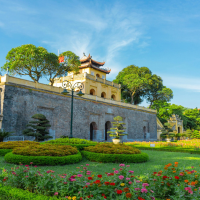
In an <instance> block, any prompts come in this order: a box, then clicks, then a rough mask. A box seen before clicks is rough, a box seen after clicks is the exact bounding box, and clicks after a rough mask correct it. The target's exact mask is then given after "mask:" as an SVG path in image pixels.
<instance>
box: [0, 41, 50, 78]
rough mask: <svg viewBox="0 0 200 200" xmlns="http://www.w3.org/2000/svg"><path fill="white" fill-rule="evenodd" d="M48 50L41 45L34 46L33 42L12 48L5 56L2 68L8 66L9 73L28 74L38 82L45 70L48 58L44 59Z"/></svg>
mask: <svg viewBox="0 0 200 200" xmlns="http://www.w3.org/2000/svg"><path fill="white" fill-rule="evenodd" d="M47 54H48V51H47V50H46V49H45V48H43V47H36V46H35V45H33V44H26V45H22V46H19V47H16V48H12V49H11V50H10V51H9V52H8V54H7V56H6V60H7V62H6V64H5V65H4V66H3V67H2V69H4V70H6V69H7V68H8V67H9V71H10V73H11V74H17V75H20V76H21V75H28V76H30V77H31V79H32V80H33V81H35V82H38V81H39V79H40V78H41V77H42V75H43V72H44V71H45V68H46V66H47V65H48V64H49V63H48V62H49V60H47V59H46V55H47Z"/></svg>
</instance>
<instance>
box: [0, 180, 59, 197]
mask: <svg viewBox="0 0 200 200" xmlns="http://www.w3.org/2000/svg"><path fill="white" fill-rule="evenodd" d="M0 199H9V200H32V199H34V200H55V199H61V198H57V197H50V196H45V195H41V194H34V193H31V192H29V191H27V190H23V189H20V188H13V187H11V186H3V185H1V184H0Z"/></svg>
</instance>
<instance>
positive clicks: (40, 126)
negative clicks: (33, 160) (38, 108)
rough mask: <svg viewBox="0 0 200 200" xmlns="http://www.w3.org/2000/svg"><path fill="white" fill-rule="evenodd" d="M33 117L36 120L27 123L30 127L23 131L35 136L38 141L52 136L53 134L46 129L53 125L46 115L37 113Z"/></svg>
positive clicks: (25, 133) (27, 134)
mask: <svg viewBox="0 0 200 200" xmlns="http://www.w3.org/2000/svg"><path fill="white" fill-rule="evenodd" d="M31 118H33V119H35V120H34V121H30V122H29V123H28V124H27V127H28V128H27V129H25V130H24V131H23V134H24V135H26V136H34V137H35V141H37V142H38V141H44V140H45V139H49V138H52V136H50V135H48V134H49V132H48V131H47V130H46V129H47V128H48V127H51V125H50V124H49V120H47V119H46V117H45V116H44V115H42V114H35V115H33V116H32V117H31Z"/></svg>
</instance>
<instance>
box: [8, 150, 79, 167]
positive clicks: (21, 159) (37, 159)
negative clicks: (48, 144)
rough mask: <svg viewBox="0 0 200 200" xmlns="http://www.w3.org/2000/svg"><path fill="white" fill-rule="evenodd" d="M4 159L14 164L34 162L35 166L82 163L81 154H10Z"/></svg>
mask: <svg viewBox="0 0 200 200" xmlns="http://www.w3.org/2000/svg"><path fill="white" fill-rule="evenodd" d="M4 159H5V161H6V162H9V163H14V164H19V163H23V164H30V163H31V162H33V163H34V164H35V165H66V164H74V163H78V162H80V161H81V160H82V156H81V153H80V152H78V153H77V154H74V155H68V156H22V155H17V154H13V153H12V152H10V153H7V154H6V155H5V156H4Z"/></svg>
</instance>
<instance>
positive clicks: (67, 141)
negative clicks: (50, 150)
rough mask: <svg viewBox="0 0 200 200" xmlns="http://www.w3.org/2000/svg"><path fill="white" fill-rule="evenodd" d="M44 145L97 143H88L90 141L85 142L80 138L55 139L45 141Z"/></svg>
mask: <svg viewBox="0 0 200 200" xmlns="http://www.w3.org/2000/svg"><path fill="white" fill-rule="evenodd" d="M45 143H50V144H55V143H56V144H60V143H63V144H97V142H94V141H90V140H85V139H80V138H57V139H55V140H49V141H46V142H45Z"/></svg>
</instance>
